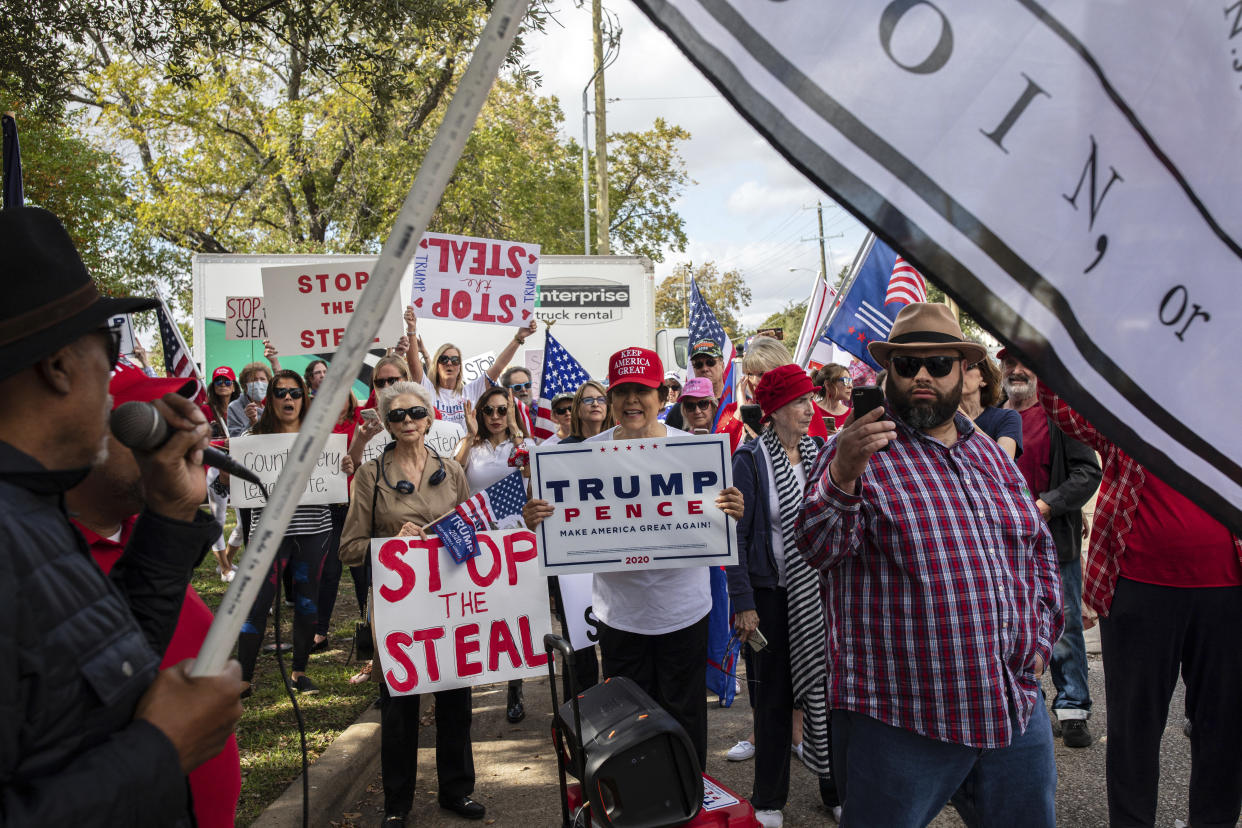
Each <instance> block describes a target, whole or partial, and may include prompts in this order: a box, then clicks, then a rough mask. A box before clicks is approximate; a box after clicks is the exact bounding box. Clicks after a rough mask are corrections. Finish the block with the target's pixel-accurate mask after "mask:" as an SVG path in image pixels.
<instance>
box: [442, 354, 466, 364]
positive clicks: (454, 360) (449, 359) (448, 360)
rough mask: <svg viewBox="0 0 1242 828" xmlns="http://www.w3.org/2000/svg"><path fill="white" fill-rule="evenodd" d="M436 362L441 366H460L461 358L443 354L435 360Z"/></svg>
mask: <svg viewBox="0 0 1242 828" xmlns="http://www.w3.org/2000/svg"><path fill="white" fill-rule="evenodd" d="M436 362H438V363H440V364H441V365H461V357H459V356H449V355H448V354H443V355H442V356H441V357H440V358H439V359H437V360H436Z"/></svg>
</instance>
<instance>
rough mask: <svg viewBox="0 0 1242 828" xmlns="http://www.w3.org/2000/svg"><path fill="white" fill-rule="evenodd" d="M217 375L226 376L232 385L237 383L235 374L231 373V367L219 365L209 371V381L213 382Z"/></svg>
mask: <svg viewBox="0 0 1242 828" xmlns="http://www.w3.org/2000/svg"><path fill="white" fill-rule="evenodd" d="M219 377H228V378H229V380H231V381H232V383H233V384H234V385H236V384H237V375H236V374H234V373H233V369H232V368H230V367H229V366H227V365H221V366H220V367H219V368H217V369H216V370H214V371H212V372H211V381H212V382H215V381H216V380H217V379H218V378H219Z"/></svg>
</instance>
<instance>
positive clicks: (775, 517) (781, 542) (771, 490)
mask: <svg viewBox="0 0 1242 828" xmlns="http://www.w3.org/2000/svg"><path fill="white" fill-rule="evenodd" d="M760 451H762V452H763V461H764V462H765V463H767V464H768V481H769V483H770V485H769V486H768V514H769V515H770V516H771V518H772V559H773V560H774V561H776V574H777V584H778V585H779V586H780V587H781V588H782V589H784V588H785V538H784V536H783V535H782V534H781V529H782V526H781V498H780V495H779V494H777V492H776V466H775V465H773V463H772V453H771V452H769V451H768V444H767V443H764V442H762V441H760ZM790 465H791V466H793V473H794V477H795V478H796V479H797V481H798V491H800V492H806V469H804V468H802V464H801V463H791V464H790Z"/></svg>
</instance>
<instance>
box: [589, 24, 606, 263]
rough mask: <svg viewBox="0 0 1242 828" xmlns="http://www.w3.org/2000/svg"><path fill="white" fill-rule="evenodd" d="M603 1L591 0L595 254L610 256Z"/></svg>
mask: <svg viewBox="0 0 1242 828" xmlns="http://www.w3.org/2000/svg"><path fill="white" fill-rule="evenodd" d="M601 2H602V0H591V37H592V40H593V41H594V45H595V71H596V73H597V75H598V77H596V78H595V178H596V181H595V245H596V250H595V252H596V253H598V254H599V255H600V256H607V255H609V252H610V251H609V246H608V226H609V221H610V216H609V213H608V125H607V109H608V97H607V96H606V95H605V94H604V33H603V29H602V26H603V9H602V7H601Z"/></svg>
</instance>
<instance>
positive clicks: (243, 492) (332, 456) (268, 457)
mask: <svg viewBox="0 0 1242 828" xmlns="http://www.w3.org/2000/svg"><path fill="white" fill-rule="evenodd" d="M297 436H298V435H296V434H252V435H249V436H246V437H234V438H232V439H231V440H229V454H230V455H231V456H232V457H233V459H234V460H236V461H237V462H239V463H241V464H242V465H243V466H245V467H246V468H248V469H250V470H251V471H252V472H254V473H255V474H257V475H258V476H259V479H260V480H262V481H263V485H264V486H266V487H267V488H268V491H271V488H272V485H273V484H274V483H275V482H276V478H277V477H280V472H281V470H282V469H284V467H285V463H286V462H288V460H289V449H291V448H292V447H293V441H294V440H295V439H297ZM345 448H346V447H345V435H344V434H332V435H329V436H328V442H327V443H325V444H324V447H323V452H322V453H321V454H320V456H319V462H317V463H316V464H315V468H314V471H313V472H312V473H311V476H310V478H309V479H307V481H306V488H305V489H303V491H302V496H301V498H299V499H298V504H299V505H301V506H312V505H317V504H326V503H347V502H348V501H349V489H348V487H347V484H346V476H345V475H344V474H341V458H342V457H344V456H345ZM229 497H230V498H231V501H232V504H233V506H234V507H235V508H245V509H253V508H255V507H257V506H262V505H264V503H266V498H264V497H263V492H261V491H260V490H259V487H258V486H256V485H254V484H253V483H248V482H246V481H245V480H242V479H241V478H239V477H238V476H237V475H233V476H232V477H231V478H230V479H229Z"/></svg>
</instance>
